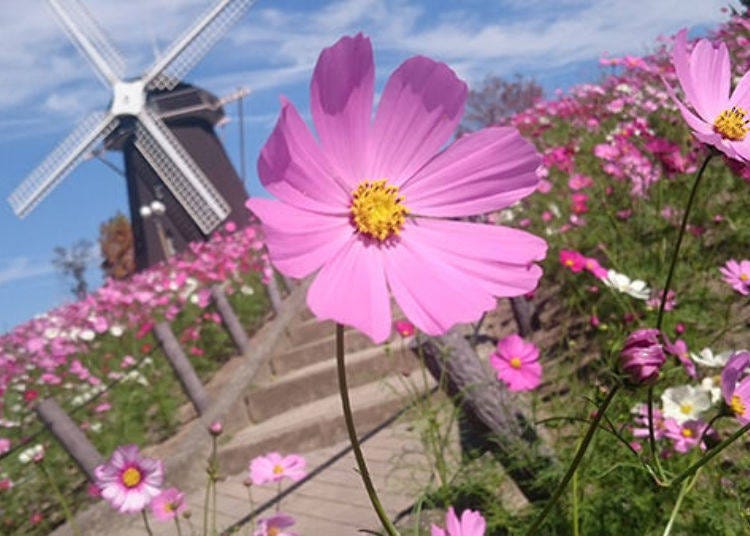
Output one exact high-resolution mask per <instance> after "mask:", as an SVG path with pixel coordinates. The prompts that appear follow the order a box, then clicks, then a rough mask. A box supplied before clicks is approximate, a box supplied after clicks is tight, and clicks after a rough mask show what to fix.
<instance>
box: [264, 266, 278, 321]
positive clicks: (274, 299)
mask: <svg viewBox="0 0 750 536" xmlns="http://www.w3.org/2000/svg"><path fill="white" fill-rule="evenodd" d="M266 289H267V290H268V298H269V299H270V300H271V307H273V310H274V312H275V313H277V314H278V312H279V310H280V309H281V293H280V292H279V285H278V283H277V282H276V272H272V273H271V278H270V279H269V280H268V284H267V285H266Z"/></svg>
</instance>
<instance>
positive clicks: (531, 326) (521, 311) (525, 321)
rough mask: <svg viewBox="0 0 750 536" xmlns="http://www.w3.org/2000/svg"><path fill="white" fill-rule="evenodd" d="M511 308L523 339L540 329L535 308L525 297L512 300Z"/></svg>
mask: <svg viewBox="0 0 750 536" xmlns="http://www.w3.org/2000/svg"><path fill="white" fill-rule="evenodd" d="M510 307H511V309H512V310H513V318H515V320H516V326H517V327H518V333H519V335H521V337H527V336H529V335H531V333H532V332H534V331H536V330H537V329H539V319H538V318H537V317H536V316H535V311H534V306H533V305H532V304H531V302H530V301H529V300H527V299H526V297H525V296H517V297H515V298H510Z"/></svg>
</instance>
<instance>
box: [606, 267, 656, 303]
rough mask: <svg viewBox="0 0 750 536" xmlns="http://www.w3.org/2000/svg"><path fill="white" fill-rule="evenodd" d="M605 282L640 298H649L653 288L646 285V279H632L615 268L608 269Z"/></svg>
mask: <svg viewBox="0 0 750 536" xmlns="http://www.w3.org/2000/svg"><path fill="white" fill-rule="evenodd" d="M604 284H605V285H607V286H608V287H610V288H613V289H615V290H618V291H620V292H622V293H623V294H627V295H629V296H632V297H633V298H636V299H639V300H647V299H648V298H649V296H650V295H651V289H650V288H648V286H646V282H645V281H641V280H640V279H634V280H631V279H630V278H629V277H628V276H626V275H625V274H621V273H619V272H615V271H614V270H607V277H605V278H604Z"/></svg>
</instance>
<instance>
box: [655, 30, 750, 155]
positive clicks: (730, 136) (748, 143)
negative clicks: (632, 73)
mask: <svg viewBox="0 0 750 536" xmlns="http://www.w3.org/2000/svg"><path fill="white" fill-rule="evenodd" d="M672 59H673V62H674V68H675V71H676V73H677V80H678V81H679V82H680V86H682V90H683V91H684V93H685V99H686V101H687V104H688V105H689V107H688V106H686V105H685V104H683V103H682V102H680V100H678V99H677V97H676V96H675V94H674V91H673V90H672V88H671V87H670V86H669V85H668V84H667V88H668V90H669V92H670V95H671V96H672V99H673V100H674V101H675V103H676V104H677V107H678V108H679V109H680V112H681V113H682V117H684V118H685V121H686V122H687V124H688V125H689V126H690V128H691V129H693V132H694V133H695V137H696V138H698V139H699V140H700V141H702V142H703V143H706V144H708V145H713V146H714V147H716V148H717V149H718V150H720V151H721V152H723V153H724V154H726V155H727V156H728V157H730V158H734V159H738V160H744V161H747V160H750V139H748V137H747V134H748V132H750V124H749V123H750V113H749V112H748V111H749V110H750V73H746V74H745V75H744V76H743V77H742V79H741V80H740V82H739V83H738V84H737V87H736V88H735V89H734V91H733V92H731V94H730V86H731V81H732V72H731V68H730V64H729V52H728V51H727V46H726V45H725V44H724V43H719V45H718V46H714V44H713V43H711V42H710V41H709V40H707V39H701V40H700V41H698V42H697V43H696V44H695V47H694V48H693V50H692V52H691V53H690V54H688V51H687V30H681V31H680V32H678V33H677V36H676V37H675V43H674V49H673V52H672Z"/></svg>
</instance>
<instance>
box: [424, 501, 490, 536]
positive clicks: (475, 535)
mask: <svg viewBox="0 0 750 536" xmlns="http://www.w3.org/2000/svg"><path fill="white" fill-rule="evenodd" d="M486 528H487V523H486V522H485V520H484V517H482V514H480V513H479V512H477V511H475V510H464V511H463V512H462V513H461V519H459V518H458V516H456V511H455V510H454V509H453V507H452V506H451V507H450V508H448V512H447V513H446V514H445V528H444V529H441V528H440V527H438V526H437V525H434V524H433V525H432V526H431V527H430V536H484V531H485V529H486Z"/></svg>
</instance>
